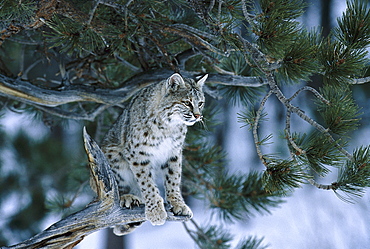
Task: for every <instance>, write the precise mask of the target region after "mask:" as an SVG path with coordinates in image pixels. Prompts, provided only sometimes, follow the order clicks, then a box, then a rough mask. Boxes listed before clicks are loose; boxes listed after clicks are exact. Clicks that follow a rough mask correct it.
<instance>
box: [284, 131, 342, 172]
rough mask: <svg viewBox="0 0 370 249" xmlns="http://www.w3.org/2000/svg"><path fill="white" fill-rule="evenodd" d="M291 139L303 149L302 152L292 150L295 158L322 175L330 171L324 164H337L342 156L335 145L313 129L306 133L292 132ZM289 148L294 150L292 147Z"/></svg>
mask: <svg viewBox="0 0 370 249" xmlns="http://www.w3.org/2000/svg"><path fill="white" fill-rule="evenodd" d="M292 139H293V140H294V141H295V143H296V144H297V145H298V147H299V148H301V149H302V150H303V151H305V153H304V154H299V152H298V151H296V152H293V154H294V155H295V158H296V159H297V160H298V161H299V162H301V163H302V164H305V165H308V166H309V167H310V168H311V169H312V170H313V171H315V172H316V173H317V174H318V175H320V176H322V177H323V176H325V175H326V174H327V173H329V172H330V170H329V169H328V168H327V167H326V166H338V165H339V163H340V162H341V160H342V158H343V157H342V154H340V153H339V151H338V150H337V149H336V147H335V146H333V144H332V143H330V142H329V141H328V139H327V138H326V137H325V136H323V135H322V134H321V133H319V132H316V131H314V132H312V133H310V134H308V135H307V134H306V133H304V134H297V133H294V134H292ZM290 149H291V151H295V150H294V148H290Z"/></svg>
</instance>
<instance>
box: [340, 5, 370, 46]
mask: <svg viewBox="0 0 370 249" xmlns="http://www.w3.org/2000/svg"><path fill="white" fill-rule="evenodd" d="M334 35H335V37H336V38H337V39H338V40H340V41H341V42H342V43H343V44H345V45H346V46H347V47H352V48H355V49H361V48H365V47H366V46H368V45H370V9H369V8H368V2H367V1H364V0H362V1H360V0H354V1H347V9H346V12H345V13H344V14H343V16H342V17H340V18H338V27H337V28H335V29H334Z"/></svg>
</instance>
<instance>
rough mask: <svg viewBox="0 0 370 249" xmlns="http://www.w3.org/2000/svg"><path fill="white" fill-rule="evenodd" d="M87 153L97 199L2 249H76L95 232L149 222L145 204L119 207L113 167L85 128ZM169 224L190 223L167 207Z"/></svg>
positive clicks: (185, 217)
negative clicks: (129, 207)
mask: <svg viewBox="0 0 370 249" xmlns="http://www.w3.org/2000/svg"><path fill="white" fill-rule="evenodd" d="M84 142H85V150H86V153H87V156H88V160H89V166H90V169H91V177H92V179H93V181H94V183H95V186H96V189H97V195H98V196H97V199H96V200H95V201H94V202H92V203H90V204H89V205H87V207H86V208H84V209H83V210H81V211H79V212H76V213H74V214H71V215H69V216H67V217H66V218H64V219H62V220H60V221H58V222H57V223H55V224H53V225H51V226H50V227H49V228H47V229H46V230H44V231H43V232H41V233H39V234H37V235H35V236H34V237H32V238H30V239H28V240H26V241H23V242H21V243H19V244H17V245H13V246H9V247H1V249H10V248H12V249H21V248H22V249H26V248H27V249H33V248H34V249H36V248H50V249H51V248H52V249H54V248H55V249H67V248H73V247H74V246H75V245H77V244H78V243H79V242H80V241H82V240H83V238H84V237H85V236H87V235H89V234H91V233H93V232H95V231H98V230H101V229H103V228H107V227H111V226H114V225H120V224H126V223H132V222H143V221H145V220H146V218H145V211H144V209H145V208H144V205H140V206H138V207H134V208H132V209H123V208H121V206H120V204H119V195H118V188H117V184H116V181H115V178H114V175H113V173H112V171H111V169H110V166H109V164H108V162H107V160H106V158H105V156H104V154H103V152H102V151H101V150H100V148H99V146H98V145H97V144H96V143H95V141H93V140H92V138H91V137H90V136H89V135H88V134H87V132H86V130H85V129H84ZM167 215H168V217H167V220H168V221H187V220H188V219H189V217H187V216H175V215H174V214H173V213H172V212H170V211H169V207H167Z"/></svg>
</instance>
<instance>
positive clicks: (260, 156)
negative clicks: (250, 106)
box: [253, 91, 272, 166]
mask: <svg viewBox="0 0 370 249" xmlns="http://www.w3.org/2000/svg"><path fill="white" fill-rule="evenodd" d="M271 94H272V91H269V92H268V93H267V94H266V95H265V97H264V98H263V99H262V101H261V104H260V107H259V108H258V110H257V113H256V118H255V120H254V124H253V139H254V144H255V146H256V150H257V154H258V157H259V158H260V160H261V162H262V163H263V165H265V166H267V164H268V163H267V162H266V160H265V159H264V158H263V154H262V151H261V149H260V140H259V138H258V132H257V130H258V123H259V121H260V119H261V114H262V111H263V108H264V106H265V104H266V101H267V99H268V98H269V97H270V96H271Z"/></svg>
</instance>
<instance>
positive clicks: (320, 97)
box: [288, 86, 330, 105]
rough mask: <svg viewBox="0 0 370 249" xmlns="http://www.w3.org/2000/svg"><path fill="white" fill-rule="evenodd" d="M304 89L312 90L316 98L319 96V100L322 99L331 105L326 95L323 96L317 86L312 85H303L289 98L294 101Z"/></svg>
mask: <svg viewBox="0 0 370 249" xmlns="http://www.w3.org/2000/svg"><path fill="white" fill-rule="evenodd" d="M302 91H310V92H312V93H313V94H314V95H315V96H316V98H318V99H319V100H321V101H322V102H323V103H325V104H327V105H329V104H330V102H329V101H328V100H327V99H325V98H324V96H322V95H321V94H320V93H319V92H318V91H317V90H316V89H315V88H312V87H310V86H304V87H302V88H300V89H299V90H298V91H296V92H295V93H294V94H293V95H292V97H290V98H289V99H288V101H292V100H293V99H294V98H295V97H297V96H298V94H299V93H300V92H302Z"/></svg>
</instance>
